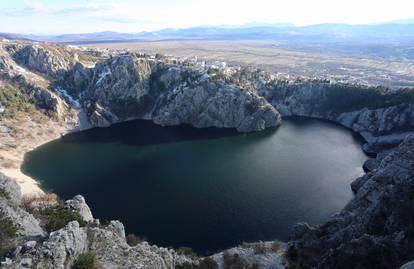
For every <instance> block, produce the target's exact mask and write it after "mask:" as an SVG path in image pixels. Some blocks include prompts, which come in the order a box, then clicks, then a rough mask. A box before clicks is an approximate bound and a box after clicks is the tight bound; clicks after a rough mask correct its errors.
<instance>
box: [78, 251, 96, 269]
mask: <svg viewBox="0 0 414 269" xmlns="http://www.w3.org/2000/svg"><path fill="white" fill-rule="evenodd" d="M96 268H98V262H97V261H96V256H95V254H93V253H90V252H88V253H84V254H81V255H80V256H79V258H78V260H77V261H76V262H75V264H74V265H73V269H96Z"/></svg>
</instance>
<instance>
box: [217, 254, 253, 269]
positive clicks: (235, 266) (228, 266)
mask: <svg viewBox="0 0 414 269" xmlns="http://www.w3.org/2000/svg"><path fill="white" fill-rule="evenodd" d="M223 264H224V269H246V268H248V264H247V262H246V261H245V260H244V259H243V258H242V257H240V256H239V254H230V253H229V252H227V251H225V252H224V253H223Z"/></svg>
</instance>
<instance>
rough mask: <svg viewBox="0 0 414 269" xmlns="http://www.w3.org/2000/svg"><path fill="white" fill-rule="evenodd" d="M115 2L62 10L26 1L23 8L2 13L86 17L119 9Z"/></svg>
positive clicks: (96, 3)
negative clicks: (86, 15)
mask: <svg viewBox="0 0 414 269" xmlns="http://www.w3.org/2000/svg"><path fill="white" fill-rule="evenodd" d="M118 8H119V5H118V4H117V3H115V2H91V3H85V4H75V5H69V6H66V7H62V8H51V7H49V6H47V5H45V4H44V3H42V2H40V1H25V2H24V5H23V7H20V8H8V9H7V8H6V9H3V10H2V11H0V13H2V14H4V15H6V16H32V15H44V14H48V15H82V14H83V15H85V14H97V13H101V12H109V11H111V10H114V9H118Z"/></svg>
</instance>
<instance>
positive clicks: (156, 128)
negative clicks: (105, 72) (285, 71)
mask: <svg viewBox="0 0 414 269" xmlns="http://www.w3.org/2000/svg"><path fill="white" fill-rule="evenodd" d="M276 130H277V128H276V127H275V128H270V129H268V130H265V131H263V132H262V133H261V134H260V136H261V137H266V136H270V135H271V134H272V133H273V132H274V131H276ZM236 135H243V133H240V132H238V131H237V130H236V129H235V128H215V127H209V128H194V127H193V126H191V125H189V124H181V125H178V126H165V127H163V126H160V125H157V124H154V123H153V122H152V121H148V120H133V121H128V122H122V123H117V124H114V125H112V126H111V127H110V128H93V129H90V130H86V131H83V132H79V133H71V134H67V135H65V136H63V137H62V138H61V142H63V143H68V144H71V143H73V144H92V143H121V144H125V145H130V146H134V145H135V146H147V145H159V144H166V143H174V142H183V141H191V140H206V139H217V138H224V137H231V136H236ZM244 135H245V134H244Z"/></svg>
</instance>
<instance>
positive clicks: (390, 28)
mask: <svg viewBox="0 0 414 269" xmlns="http://www.w3.org/2000/svg"><path fill="white" fill-rule="evenodd" d="M408 22H409V21H407V23H396V22H392V23H383V24H370V25H349V24H334V23H325V24H316V25H310V26H294V25H292V24H289V23H276V24H275V23H259V22H253V23H249V24H246V25H241V26H233V25H222V26H199V27H192V28H185V29H173V28H167V29H163V30H159V31H153V32H138V33H118V32H99V33H85V34H62V35H50V36H34V35H12V34H4V35H3V36H5V37H6V36H11V37H14V38H18V37H20V38H28V39H34V40H49V41H55V42H68V43H71V42H80V43H82V42H87V41H97V42H99V41H101V42H104V41H116V40H121V41H122V40H166V39H176V40H181V39H197V40H274V41H281V42H284V41H298V42H317V43H326V42H342V41H346V42H358V43H360V42H366V43H390V42H391V43H414V23H408ZM0 35H1V34H0Z"/></svg>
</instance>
